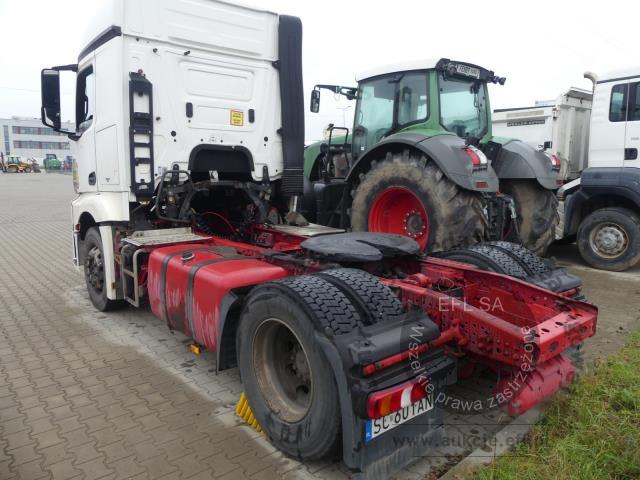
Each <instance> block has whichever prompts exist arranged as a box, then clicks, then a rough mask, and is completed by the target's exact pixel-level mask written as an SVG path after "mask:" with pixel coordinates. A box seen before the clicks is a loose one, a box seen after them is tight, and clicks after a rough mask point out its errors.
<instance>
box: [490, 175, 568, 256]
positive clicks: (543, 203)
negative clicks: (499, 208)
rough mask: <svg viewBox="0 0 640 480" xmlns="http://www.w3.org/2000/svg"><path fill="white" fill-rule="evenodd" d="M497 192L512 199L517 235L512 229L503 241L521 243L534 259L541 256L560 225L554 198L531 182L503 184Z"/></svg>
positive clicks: (556, 200)
mask: <svg viewBox="0 0 640 480" xmlns="http://www.w3.org/2000/svg"><path fill="white" fill-rule="evenodd" d="M500 188H501V190H502V192H503V193H506V194H507V195H509V196H510V197H511V198H513V200H514V202H515V207H516V213H517V215H518V220H517V222H518V234H519V235H517V234H516V231H515V229H513V228H512V229H511V231H510V232H509V233H508V234H507V236H506V240H509V241H512V242H518V243H521V244H522V245H524V246H525V247H527V248H528V249H529V250H532V251H534V252H535V253H537V254H538V255H544V254H545V252H546V251H547V248H548V247H549V245H551V243H552V242H553V241H554V240H555V235H556V226H557V225H558V222H559V221H560V217H559V215H558V199H557V197H556V194H555V193H554V192H553V191H551V190H546V189H544V188H542V187H541V186H540V185H538V183H537V182H534V181H531V180H513V181H509V182H503V183H501V185H500Z"/></svg>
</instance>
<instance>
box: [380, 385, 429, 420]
mask: <svg viewBox="0 0 640 480" xmlns="http://www.w3.org/2000/svg"><path fill="white" fill-rule="evenodd" d="M428 385H429V383H428V382H427V381H426V379H425V378H424V377H418V378H417V379H414V380H410V381H408V382H405V383H402V384H400V385H397V386H395V387H391V388H387V389H386V390H380V391H379V392H375V393H372V394H371V395H369V398H368V399H367V416H368V417H369V418H382V417H384V416H386V415H389V414H390V413H393V412H397V411H398V410H400V409H402V408H404V407H408V406H409V405H411V404H412V403H415V402H417V401H418V400H422V399H423V398H425V397H426V396H427V395H428V392H427V386H428Z"/></svg>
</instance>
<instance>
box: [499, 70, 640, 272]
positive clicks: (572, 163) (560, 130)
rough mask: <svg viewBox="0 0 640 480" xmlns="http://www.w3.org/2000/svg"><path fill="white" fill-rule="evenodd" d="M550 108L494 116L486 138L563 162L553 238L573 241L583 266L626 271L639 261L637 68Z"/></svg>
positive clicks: (598, 80) (571, 93)
mask: <svg viewBox="0 0 640 480" xmlns="http://www.w3.org/2000/svg"><path fill="white" fill-rule="evenodd" d="M585 77H586V78H589V79H590V80H592V81H593V91H592V92H588V91H585V90H581V89H577V88H571V89H569V90H568V91H567V92H565V93H564V94H562V95H561V96H560V97H558V99H557V100H556V101H555V102H550V103H546V104H543V105H537V106H535V107H526V108H508V109H502V110H496V111H495V112H494V117H493V131H494V133H496V134H497V135H505V136H513V135H516V136H518V137H520V138H523V139H525V141H527V142H529V143H530V144H532V145H534V146H537V147H538V148H539V149H541V150H545V151H547V152H548V153H549V154H553V155H556V156H557V157H558V158H560V160H561V161H562V170H561V174H562V175H563V178H564V180H565V181H566V182H567V183H566V184H565V185H564V187H563V188H561V189H560V191H559V196H560V199H561V200H564V202H562V201H561V202H560V208H561V211H560V216H561V218H562V220H563V221H562V222H561V224H560V225H559V229H558V232H557V238H558V239H563V240H565V239H566V240H573V239H576V241H577V243H578V247H579V249H580V253H581V255H582V257H583V258H584V259H585V260H586V261H587V263H589V264H590V265H592V266H594V267H596V268H602V269H607V270H616V271H619V270H625V269H627V268H630V267H632V266H633V265H635V264H636V263H638V261H639V260H640V157H639V156H638V150H639V149H640V67H635V68H626V69H623V70H617V71H613V72H609V73H606V74H603V75H600V76H597V75H595V74H593V73H590V72H587V73H585Z"/></svg>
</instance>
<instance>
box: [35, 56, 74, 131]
mask: <svg viewBox="0 0 640 480" xmlns="http://www.w3.org/2000/svg"><path fill="white" fill-rule="evenodd" d="M77 71H78V65H63V66H59V67H53V68H45V69H43V70H42V72H41V73H40V85H41V93H42V106H41V107H40V118H41V119H42V123H43V124H44V125H46V126H47V127H51V128H53V129H54V130H55V131H56V132H60V133H66V134H69V135H75V133H76V132H75V130H74V131H72V132H69V131H67V130H63V129H62V114H61V108H62V105H61V103H60V72H69V73H68V75H69V77H67V76H65V85H67V83H66V81H67V80H69V81H73V83H74V84H75V72H77ZM71 72H73V73H71ZM74 97H75V95H74ZM65 112H66V110H65Z"/></svg>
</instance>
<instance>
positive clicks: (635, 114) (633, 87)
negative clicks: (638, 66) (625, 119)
mask: <svg viewBox="0 0 640 480" xmlns="http://www.w3.org/2000/svg"><path fill="white" fill-rule="evenodd" d="M638 120H640V82H635V83H632V84H630V85H629V121H630V122H634V121H638Z"/></svg>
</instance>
